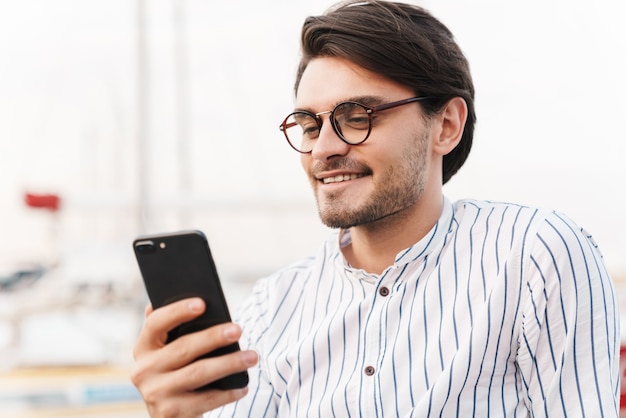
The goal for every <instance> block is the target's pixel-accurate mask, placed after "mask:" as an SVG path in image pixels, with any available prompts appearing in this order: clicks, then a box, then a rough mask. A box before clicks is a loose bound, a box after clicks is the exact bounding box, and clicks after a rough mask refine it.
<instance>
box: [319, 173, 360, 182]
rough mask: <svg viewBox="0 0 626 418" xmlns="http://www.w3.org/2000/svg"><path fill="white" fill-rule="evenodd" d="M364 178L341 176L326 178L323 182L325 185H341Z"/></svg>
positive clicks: (355, 175) (356, 175)
mask: <svg viewBox="0 0 626 418" xmlns="http://www.w3.org/2000/svg"><path fill="white" fill-rule="evenodd" d="M363 176H364V175H363V174H339V175H337V176H335V177H324V178H323V179H322V181H323V182H324V184H329V183H339V182H342V181H348V180H355V179H358V178H359V177H363Z"/></svg>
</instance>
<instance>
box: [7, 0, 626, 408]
mask: <svg viewBox="0 0 626 418" xmlns="http://www.w3.org/2000/svg"><path fill="white" fill-rule="evenodd" d="M332 3H333V1H330V0H309V1H306V2H305V1H301V0H289V1H287V0H273V1H272V2H255V1H250V0H244V1H239V2H209V1H207V0H178V1H176V0H150V1H147V0H146V1H142V0H135V1H131V0H107V1H104V0H88V1H85V0H21V1H9V0H0V174H1V176H0V202H1V204H0V416H9V415H10V416H13V417H19V416H31V414H34V415H33V416H35V415H36V416H127V417H131V416H132V417H134V416H145V415H144V412H143V409H142V407H141V405H140V402H138V396H137V393H136V392H135V391H134V389H133V388H132V387H131V386H130V384H129V383H128V378H127V371H128V368H129V366H130V364H131V361H132V358H131V350H132V345H133V343H134V339H135V338H136V335H137V333H138V330H139V328H140V326H141V323H142V321H143V309H144V306H145V304H146V297H145V295H144V290H143V285H142V283H141V278H140V276H139V272H138V270H137V267H136V264H135V260H134V258H133V254H132V249H131V242H132V240H133V238H135V237H136V236H137V235H139V234H142V233H148V232H164V231H172V230H179V229H189V228H195V229H201V230H203V231H204V232H205V233H206V235H207V236H208V239H209V242H210V245H211V247H212V250H213V253H214V256H215V258H216V262H217V265H218V266H217V267H218V270H219V272H220V275H221V277H222V280H223V284H224V288H225V292H226V296H227V299H228V300H229V302H230V304H231V308H232V309H233V310H235V309H236V307H237V305H238V304H239V303H240V302H241V300H242V298H244V297H245V296H246V294H247V293H248V291H249V289H250V286H251V284H252V283H253V281H254V280H255V279H257V278H259V277H262V276H264V275H267V274H269V273H271V272H272V271H273V270H275V269H277V268H279V267H281V266H283V265H285V264H287V263H290V262H293V261H296V260H298V259H300V258H302V257H305V256H308V255H309V254H310V253H311V252H312V251H315V250H316V249H317V247H318V246H319V245H320V243H321V240H322V239H323V238H324V237H325V235H326V234H327V233H328V230H327V229H326V228H325V227H323V226H322V225H321V224H320V222H319V220H318V217H317V213H316V209H315V204H314V200H313V198H312V195H311V193H310V191H309V186H308V183H307V180H306V178H305V176H304V174H302V172H301V169H300V165H299V158H298V155H297V154H296V153H295V152H294V151H292V150H291V149H290V148H289V147H288V145H287V144H286V142H285V140H284V138H283V137H282V134H281V133H280V132H279V131H278V125H279V123H280V122H281V121H282V119H283V118H284V116H285V115H286V114H287V113H289V112H290V111H291V109H292V107H293V88H292V87H293V79H294V74H295V70H296V65H297V62H298V58H299V51H298V41H299V31H300V26H301V24H302V21H303V19H304V18H305V17H306V16H308V15H311V14H319V13H321V12H323V11H324V10H325V9H326V8H327V7H328V6H330V5H331V4H332ZM415 3H416V4H420V5H422V6H424V7H426V8H428V9H430V10H431V11H432V12H433V13H434V14H435V15H436V16H437V17H439V18H440V19H441V20H442V21H443V22H444V23H445V24H447V25H448V26H449V27H450V29H451V30H452V31H453V32H454V33H455V34H456V37H457V40H458V42H459V44H460V45H461V47H462V49H463V50H464V51H465V53H466V55H467V57H468V59H469V61H470V64H471V67H472V72H473V76H474V81H475V85H476V91H477V95H476V107H477V112H478V125H477V129H476V134H475V145H474V148H473V151H472V154H471V155H470V158H469V160H468V162H467V163H466V165H465V166H464V167H463V168H462V169H461V171H460V172H459V173H458V174H457V176H456V177H454V178H453V179H452V180H451V182H450V183H449V184H448V185H446V186H445V193H446V194H447V196H448V197H449V198H451V199H458V198H465V197H474V198H481V199H490V200H505V201H513V202H520V203H526V204H530V205H536V206H547V207H553V208H556V209H558V210H560V211H562V212H564V213H565V214H567V215H568V216H570V217H571V218H573V219H574V220H575V221H576V222H577V223H578V224H579V225H581V226H583V227H585V228H586V229H587V230H588V231H590V232H591V233H592V234H593V236H594V237H595V239H596V240H597V241H598V243H599V244H600V248H601V250H602V252H603V254H604V256H605V259H606V262H607V265H608V267H609V269H610V271H611V274H612V275H613V278H614V279H615V281H616V283H617V284H618V287H619V288H621V282H622V281H624V280H626V238H625V236H626V234H625V233H626V224H625V223H624V222H623V221H622V219H623V208H624V207H625V206H626V193H625V192H624V189H625V187H624V186H625V183H626V165H624V164H623V163H622V160H623V155H624V154H625V152H626V134H625V133H624V129H623V126H624V121H625V120H626V101H625V100H624V97H626V81H625V79H624V77H623V74H626V46H625V45H626V26H625V25H624V24H623V20H624V16H625V13H624V6H623V5H622V4H621V3H620V2H618V1H617V0H597V1H594V2H589V1H583V0H570V1H567V2H566V1H558V0H541V1H540V0H530V1H525V2H498V1H496V0H477V1H473V2H464V1H462V0H439V1H434V0H430V1H429V0H424V1H420V2H415ZM8 412H10V414H9V415H7V414H8Z"/></svg>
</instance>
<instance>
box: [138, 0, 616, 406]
mask: <svg viewBox="0 0 626 418" xmlns="http://www.w3.org/2000/svg"><path fill="white" fill-rule="evenodd" d="M302 49H303V57H302V60H301V63H300V67H299V70H298V74H297V79H296V86H295V87H296V89H295V90H296V111H295V112H293V113H292V114H290V115H289V116H288V117H287V118H286V119H285V120H284V122H283V123H282V124H281V130H282V131H283V133H284V135H285V137H286V138H287V140H288V142H289V144H290V145H291V146H292V147H293V148H294V149H295V150H296V151H298V152H300V153H301V160H302V166H303V167H304V170H305V173H306V174H307V175H308V177H309V179H310V181H311V185H312V188H313V191H314V194H315V197H316V199H317V204H318V207H319V213H320V217H321V219H322V221H323V222H324V223H325V224H326V225H328V226H330V227H333V228H337V232H336V233H335V234H333V235H332V236H331V237H330V238H329V239H328V241H327V242H326V243H325V244H324V245H323V246H322V248H321V250H320V252H319V253H318V254H317V255H315V256H314V257H312V258H309V259H307V260H304V261H302V262H300V263H297V264H294V265H292V266H289V267H287V268H285V269H283V270H281V271H279V272H277V273H276V274H274V275H272V276H270V277H268V278H266V279H264V280H261V281H260V282H259V283H258V284H257V285H256V286H255V289H254V292H253V295H252V297H251V299H250V301H249V302H248V303H247V304H246V305H245V306H244V308H243V309H242V311H241V312H240V314H239V316H238V320H239V322H240V324H242V326H243V335H242V331H241V329H240V328H238V327H237V326H235V325H233V324H225V325H222V326H217V327H214V328H211V329H209V330H206V331H202V332H199V333H196V334H194V335H190V336H187V337H184V338H181V339H179V340H177V341H175V342H173V343H171V344H168V345H165V344H164V341H165V336H166V333H167V331H168V330H169V329H171V328H172V327H174V326H176V325H178V324H180V323H182V322H184V321H187V320H190V319H191V318H193V317H195V316H197V315H198V314H199V313H200V312H201V311H202V310H203V305H202V302H201V301H198V300H195V299H191V300H186V301H182V302H178V303H175V304H172V305H169V306H167V307H164V308H161V309H158V310H156V311H154V312H151V310H148V315H147V318H146V323H145V326H144V329H143V331H142V333H141V335H140V337H139V340H138V342H137V345H136V348H135V358H136V366H135V368H134V370H133V382H134V383H135V384H136V385H137V387H138V388H139V389H140V391H141V393H142V395H143V396H144V399H145V401H146V404H147V406H148V409H149V410H150V412H151V414H152V415H153V416H155V417H156V416H158V417H167V416H177V417H183V416H197V415H199V414H200V413H203V412H205V411H209V410H212V409H214V408H217V409H216V410H215V411H213V412H212V413H210V414H209V415H208V416H211V417H213V416H229V417H230V416H237V417H248V416H250V417H265V416H267V417H272V416H280V417H311V416H316V417H330V416H338V417H347V416H353V417H390V416H394V417H395V416H398V417H430V416H433V417H435V416H436V417H440V416H445V417H450V416H457V417H466V416H477V417H487V416H489V417H526V416H550V417H559V416H594V417H596V416H605V417H616V416H617V414H618V408H619V404H618V401H617V396H618V393H619V379H618V362H619V357H618V355H619V350H618V349H619V347H618V346H619V341H618V340H619V326H618V313H617V303H616V297H615V293H614V289H613V286H612V283H611V280H610V278H609V276H608V274H607V271H606V268H605V266H604V264H603V260H602V256H601V254H600V253H599V251H598V249H597V246H596V245H595V243H594V242H593V240H592V239H591V237H590V236H589V235H588V234H587V233H585V232H584V231H583V230H582V229H581V228H579V227H577V226H576V225H575V224H573V223H572V222H571V221H570V220H568V219H567V218H566V217H564V216H563V215H561V214H559V213H557V212H554V211H550V210H543V209H535V208H530V207H525V206H520V205H514V204H505V203H491V202H484V201H475V200H463V201H458V202H455V203H452V202H450V201H448V200H447V199H446V198H445V197H444V196H443V192H442V185H443V184H444V183H445V182H446V181H448V180H449V179H450V177H451V176H452V175H454V174H455V173H456V172H457V170H458V169H459V168H460V167H461V166H462V164H463V163H464V161H465V159H466V158H467V155H468V153H469V150H470V148H471V143H472V135H473V128H474V122H475V115H474V90H473V85H472V80H471V76H470V73H469V68H468V65H467V61H466V59H465V57H464V56H463V54H462V52H461V51H460V49H459V47H458V46H457V45H456V43H455V41H454V39H453V36H452V34H451V33H450V32H449V31H448V29H447V28H446V27H444V26H443V25H442V24H441V23H440V22H439V21H437V20H436V19H435V18H433V17H432V16H431V15H430V14H428V13H427V12H426V11H424V10H423V9H421V8H418V7H416V6H411V5H406V4H400V3H386V2H379V1H376V0H368V1H358V2H349V3H345V4H340V5H338V6H337V7H335V8H334V9H332V10H330V11H329V12H327V13H326V14H325V15H323V16H319V17H311V18H308V19H307V20H306V21H305V23H304V27H303V31H302ZM240 336H242V338H241V344H242V346H243V347H245V348H246V349H245V350H243V351H241V352H239V353H235V354H231V355H228V356H223V357H219V358H214V359H208V360H202V361H198V362H195V363H192V360H193V359H194V358H197V357H198V356H199V355H200V354H202V353H205V352H208V351H212V350H214V349H216V348H218V347H220V346H223V345H226V344H228V343H230V342H232V341H235V340H237V339H239V337H240ZM257 353H258V355H257ZM247 368H249V373H250V385H249V387H248V388H246V389H243V390H235V391H210V392H194V391H193V389H194V388H196V387H199V386H201V385H203V384H205V383H207V382H210V381H213V380H216V379H218V378H220V377H223V376H225V375H228V374H230V373H233V372H236V371H241V370H245V369H247ZM233 401H236V402H234V403H231V402H233Z"/></svg>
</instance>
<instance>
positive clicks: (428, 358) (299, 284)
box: [206, 200, 620, 417]
mask: <svg viewBox="0 0 626 418" xmlns="http://www.w3.org/2000/svg"><path fill="white" fill-rule="evenodd" d="M349 242H350V234H349V231H343V232H337V233H334V234H332V235H331V237H330V238H329V240H328V241H327V242H326V243H325V244H324V245H323V247H322V248H321V251H320V252H319V254H317V256H315V257H312V258H310V259H307V260H305V261H303V262H300V263H298V264H294V265H292V266H289V267H288V268H286V269H283V270H281V271H279V272H278V273H276V274H274V275H272V276H270V277H268V278H265V279H262V280H261V281H259V282H258V283H257V284H256V285H255V288H254V291H253V295H252V297H251V299H250V300H249V302H248V303H246V304H245V305H244V307H243V309H242V310H241V312H240V314H239V315H238V322H239V323H240V324H241V325H242V326H243V329H244V336H243V338H242V341H241V342H242V345H243V346H244V347H248V348H252V349H255V350H257V351H258V353H259V357H260V361H259V364H258V366H256V367H254V368H252V369H251V370H250V392H249V393H248V395H247V396H246V397H245V398H243V399H242V400H240V401H238V402H237V403H234V404H230V405H227V406H225V407H223V408H222V409H219V410H216V411H213V412H212V413H209V414H207V415H206V416H207V417H233V416H234V417H468V416H475V417H527V416H533V417H546V416H549V417H565V416H568V417H583V416H586V417H617V416H618V410H619V401H618V395H619V378H618V365H619V342H620V341H619V314H618V308H617V306H618V302H617V299H616V293H615V290H614V287H613V284H612V282H611V279H610V277H609V275H608V273H607V271H606V268H605V265H604V263H603V259H602V255H601V254H600V252H599V250H598V248H597V245H596V244H595V242H594V241H593V239H592V238H591V236H590V235H589V234H587V233H586V232H585V231H584V230H583V229H581V228H580V227H577V226H576V225H575V224H573V223H572V222H571V221H570V220H569V219H567V218H566V217H564V216H563V215H561V214H559V213H557V212H554V211H551V210H544V209H535V208H530V207H525V206H518V205H513V204H504V203H492V202H484V201H474V200H463V201H458V202H456V203H452V202H450V201H448V200H446V201H445V203H444V209H443V212H442V215H441V218H440V219H439V221H438V223H437V224H436V225H435V226H434V227H433V228H432V230H431V231H430V232H429V233H428V234H427V235H426V236H425V237H424V238H422V239H421V240H420V241H419V242H417V243H416V244H415V245H413V246H411V247H410V248H407V249H406V250H405V251H402V252H400V253H399V254H398V255H397V256H396V259H395V263H394V264H393V265H392V266H390V267H389V268H387V269H386V270H385V271H384V272H383V273H382V274H380V275H375V274H369V273H367V272H365V271H363V270H358V269H354V268H352V267H351V266H350V265H349V264H348V263H347V262H346V260H345V258H344V257H343V255H342V253H341V249H340V248H341V247H342V246H344V245H346V244H347V243H349Z"/></svg>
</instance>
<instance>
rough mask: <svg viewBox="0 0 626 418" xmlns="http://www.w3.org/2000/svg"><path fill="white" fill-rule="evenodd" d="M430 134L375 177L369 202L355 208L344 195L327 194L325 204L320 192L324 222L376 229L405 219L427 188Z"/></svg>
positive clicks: (410, 144) (321, 217) (321, 216)
mask: <svg viewBox="0 0 626 418" xmlns="http://www.w3.org/2000/svg"><path fill="white" fill-rule="evenodd" d="M427 132H428V130H426V132H423V133H422V134H421V135H420V136H419V137H418V138H416V140H415V141H414V142H410V143H409V144H408V145H407V146H406V147H405V150H404V154H403V155H405V158H403V159H402V160H401V161H398V163H397V164H394V165H390V166H389V167H388V168H387V170H386V171H385V172H384V173H382V174H381V173H379V174H377V175H376V177H375V178H373V181H375V184H374V191H373V192H372V194H371V196H370V197H369V198H368V199H367V201H366V202H365V203H363V204H361V205H359V206H353V205H352V202H349V201H345V199H346V198H345V197H344V196H342V193H341V192H338V193H327V194H326V195H325V196H324V197H323V201H322V198H321V197H320V196H319V194H318V193H316V195H315V198H316V200H317V206H318V211H319V216H320V219H321V220H322V223H324V225H326V226H328V227H330V228H341V229H348V228H352V227H356V226H363V225H372V226H374V225H375V224H381V223H385V222H386V221H391V218H394V217H396V216H401V213H402V212H404V211H405V209H408V208H410V207H413V205H415V204H416V203H417V202H418V201H419V200H420V198H421V197H422V195H423V193H424V189H425V187H426V169H427V160H426V159H427V147H428V139H427ZM316 192H317V191H316Z"/></svg>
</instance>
